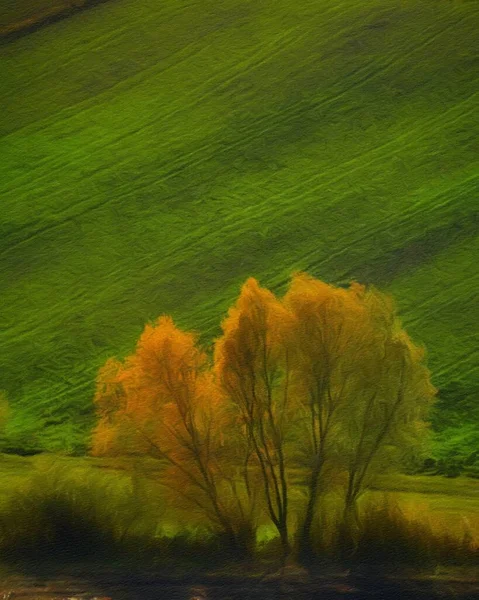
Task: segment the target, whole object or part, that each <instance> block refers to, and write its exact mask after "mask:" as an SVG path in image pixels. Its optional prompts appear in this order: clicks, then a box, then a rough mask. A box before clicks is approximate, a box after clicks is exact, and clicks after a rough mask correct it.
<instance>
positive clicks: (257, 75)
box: [0, 0, 479, 460]
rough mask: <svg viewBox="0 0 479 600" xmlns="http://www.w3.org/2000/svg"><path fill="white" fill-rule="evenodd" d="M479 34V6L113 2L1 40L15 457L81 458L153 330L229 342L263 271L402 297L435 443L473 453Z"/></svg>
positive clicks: (6, 325) (277, 280) (1, 257)
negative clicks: (160, 323) (139, 344)
mask: <svg viewBox="0 0 479 600" xmlns="http://www.w3.org/2000/svg"><path fill="white" fill-rule="evenodd" d="M6 6H7V7H8V5H6ZM15 6H16V7H17V6H18V5H17V4H15ZM25 6H27V5H25ZM31 6H33V4H31ZM5 10H7V9H5ZM15 10H17V8H16V9H15ZM18 10H20V8H18ZM17 17H22V18H23V16H22V15H20V14H19V13H18V14H16V15H15V14H12V13H11V14H10V15H9V16H8V17H7V18H8V19H9V20H10V21H11V20H14V19H15V18H17ZM478 28H479V7H478V5H477V3H475V2H461V3H460V2H436V1H435V2H428V3H425V2H421V1H419V0H408V1H404V2H390V1H389V0H388V1H386V0H371V1H370V2H368V3H363V2H358V1H357V0H340V1H338V2H335V3H334V4H331V3H328V2H325V1H323V0H321V1H317V0H314V1H312V0H304V1H302V2H301V3H300V5H299V6H294V5H293V4H292V3H291V2H289V1H287V0H280V1H278V2H275V3H274V6H273V5H265V4H262V3H250V2H247V3H245V2H241V1H239V0H227V1H224V2H221V3H220V2H217V1H212V0H201V1H200V0H195V1H193V2H191V1H188V2H186V1H185V0H164V1H162V2H151V0H138V1H137V2H135V3H134V5H133V4H132V2H131V1H130V0H115V1H112V2H109V3H105V4H102V5H99V6H95V7H92V8H90V9H89V10H86V11H84V12H81V13H80V12H79V13H77V14H75V15H74V16H72V17H71V18H69V19H66V20H63V21H60V22H57V23H54V24H51V25H49V26H47V27H44V28H42V29H41V30H38V31H36V32H35V33H32V34H31V35H27V36H24V37H22V38H20V39H17V40H15V41H12V42H10V43H8V44H4V45H2V47H1V48H0V61H1V69H2V86H1V89H0V102H1V104H2V106H3V107H4V110H3V111H2V113H1V115H0V152H1V155H2V160H1V163H0V189H1V194H2V210H1V216H0V229H1V241H0V261H1V263H0V264H1V268H0V290H1V292H0V293H1V301H2V314H1V319H2V330H3V335H2V339H1V341H0V363H1V368H2V381H1V382H0V387H2V388H4V389H5V390H6V392H7V395H8V399H9V402H10V405H11V408H12V410H11V417H10V419H9V422H8V425H7V430H6V434H5V439H4V443H3V446H4V449H6V450H8V451H10V452H20V451H21V452H34V451H38V450H45V449H48V450H54V451H57V450H59V451H62V452H68V453H72V454H75V453H76V454H81V453H83V452H84V451H85V448H86V442H87V439H88V433H89V430H90V428H91V426H92V424H93V411H92V397H93V391H94V380H95V376H96V373H97V370H98V368H99V366H100V365H101V364H103V363H104V361H105V359H106V358H107V357H109V356H112V355H118V356H124V355H126V354H127V353H129V352H131V349H132V347H133V344H134V341H135V340H136V339H137V337H138V335H139V332H140V331H141V330H142V328H143V326H144V324H145V322H147V321H149V320H151V319H154V318H156V317H157V316H158V315H160V314H164V313H167V314H171V315H172V316H173V317H174V319H175V321H177V322H178V324H179V325H180V326H181V327H184V328H186V329H194V330H196V331H199V332H200V333H201V335H202V339H203V340H204V342H205V343H206V344H209V343H210V342H211V340H212V339H213V338H214V337H215V336H216V335H217V333H218V329H217V327H218V325H217V324H218V323H219V321H220V317H222V316H223V315H224V313H225V311H226V308H227V306H228V305H229V304H230V303H231V300H232V299H233V298H234V297H235V296H236V295H237V292H238V288H239V285H240V284H241V283H242V281H243V280H244V279H245V278H246V277H247V276H255V277H257V278H258V279H260V281H261V282H262V283H263V284H264V285H267V286H269V287H271V288H272V289H275V290H279V291H280V290H282V289H284V286H285V283H286V281H287V279H288V278H289V276H290V274H291V272H293V271H296V270H307V271H308V272H310V273H312V274H313V275H316V276H319V277H321V278H322V279H324V280H326V281H329V282H331V283H335V284H343V283H345V282H348V281H349V280H351V279H356V280H358V281H361V282H364V283H370V284H374V285H377V286H378V287H380V288H381V289H383V290H385V291H388V292H391V293H392V294H393V295H394V296H395V298H396V300H397V303H398V305H399V311H400V314H401V316H402V318H403V323H404V326H405V327H406V328H407V330H408V332H409V333H410V334H411V336H412V337H413V339H414V340H415V341H418V342H420V343H423V344H425V346H426V348H427V350H428V354H429V366H430V368H431V370H432V373H433V380H434V383H435V385H436V386H437V387H438V388H439V390H440V400H439V402H438V407H437V410H436V416H435V417H434V418H435V427H436V429H437V430H438V431H439V432H440V436H439V438H438V440H439V443H438V447H437V451H436V454H437V457H440V456H441V452H443V454H444V453H445V454H447V455H448V457H459V458H460V459H461V460H462V459H465V457H470V455H471V453H473V451H474V449H475V448H476V447H477V440H478V435H479V434H478V430H477V419H478V413H477V400H476V397H477V373H478V372H477V360H476V359H477V347H476V345H475V340H474V329H475V322H476V315H477V309H478V306H477V293H476V289H477V283H478V281H477V277H478V276H477V269H476V268H475V260H474V258H473V257H475V256H477V250H478V248H477V244H478V237H477V208H476V203H475V201H474V200H475V195H476V194H477V150H478V148H477V139H478V136H477V114H478V113H477V77H478V66H479V62H478V57H477V51H476V45H477V44H476V42H477V31H478ZM442 449H443V450H442ZM471 460H472V459H471Z"/></svg>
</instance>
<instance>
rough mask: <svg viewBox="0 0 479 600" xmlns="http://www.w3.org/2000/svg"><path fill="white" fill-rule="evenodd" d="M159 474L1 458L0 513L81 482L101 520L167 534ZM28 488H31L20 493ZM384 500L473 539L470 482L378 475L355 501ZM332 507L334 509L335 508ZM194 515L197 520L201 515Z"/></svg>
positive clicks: (476, 525)
mask: <svg viewBox="0 0 479 600" xmlns="http://www.w3.org/2000/svg"><path fill="white" fill-rule="evenodd" d="M135 473H136V475H135ZM158 473H159V472H158V464H157V461H154V460H146V461H145V460H141V461H138V460H136V459H121V460H120V459H97V458H84V457H59V456H56V457H55V456H51V455H38V456H35V457H17V456H9V455H0V517H1V514H2V511H4V510H5V507H6V506H8V503H9V500H10V498H11V496H12V494H15V493H16V492H17V491H18V490H20V491H23V492H25V493H24V494H23V496H24V498H25V499H26V501H27V502H28V501H29V502H30V503H31V504H32V507H34V502H33V501H32V498H29V496H30V495H31V494H32V493H34V496H33V498H34V497H36V496H35V494H44V493H47V494H48V493H49V492H53V491H54V490H62V489H64V488H65V485H66V486H67V487H66V488H65V489H66V490H70V493H72V490H74V489H75V488H74V487H72V486H80V488H79V489H82V488H81V486H83V489H84V491H85V492H86V491H88V493H86V494H83V495H84V497H85V498H88V499H89V501H91V502H93V503H96V506H97V510H98V511H99V514H100V515H101V514H104V518H105V519H108V518H111V515H110V513H111V514H112V515H113V516H114V518H115V519H116V520H117V521H118V519H121V518H122V515H123V517H124V519H125V522H124V523H123V526H124V527H127V526H128V519H132V518H133V519H135V527H137V528H138V529H139V530H140V531H146V532H148V535H149V536H151V535H154V532H155V531H156V532H157V534H160V533H166V534H167V535H171V534H174V533H176V532H178V531H181V530H183V529H184V521H182V519H181V513H178V510H177V507H175V506H172V505H170V504H168V503H166V502H165V498H164V488H163V487H162V486H161V485H160V484H159V474H158ZM132 474H133V475H134V479H133V480H132V479H131V475H132ZM27 490H31V492H29V493H27ZM132 494H136V495H133V496H132ZM39 497H40V496H39ZM298 498H299V496H298ZM107 499H108V500H107ZM385 499H386V501H387V502H389V503H391V502H392V503H394V505H396V504H397V506H398V507H399V508H400V509H401V510H402V511H403V513H404V515H405V516H406V517H407V519H409V520H411V521H419V522H422V523H427V524H429V525H430V526H431V529H432V530H433V531H435V532H438V533H440V532H444V531H447V532H449V533H450V534H451V535H453V536H457V537H458V538H462V537H463V536H464V533H465V532H469V533H470V534H471V535H472V537H473V539H474V540H476V541H477V544H479V494H478V491H477V483H476V482H475V481H473V480H471V479H468V478H466V477H459V478H457V479H447V478H445V477H427V476H408V475H388V476H383V477H382V478H380V479H379V480H378V481H377V485H376V486H375V487H374V488H373V489H371V490H369V491H367V492H366V493H365V495H364V497H363V499H362V500H361V503H362V504H368V502H370V501H372V502H373V503H376V504H377V506H378V507H379V506H381V505H382V503H383V502H384V500H385ZM291 500H292V506H293V510H295V509H296V508H299V504H297V498H296V494H295V493H293V492H292V493H291ZM19 501H20V500H19ZM331 508H332V509H334V505H331ZM333 512H334V511H333ZM183 516H184V515H183ZM194 518H195V517H194V515H193V514H192V513H191V511H190V513H189V514H188V519H189V523H190V524H191V523H193V524H194ZM197 518H198V519H199V520H198V524H201V523H202V520H201V515H198V517H197ZM0 522H1V519H0ZM12 527H13V524H12ZM275 535H276V532H275V530H274V528H273V527H272V526H271V525H270V524H269V523H264V524H263V525H262V526H260V529H259V539H260V540H261V539H263V540H264V539H268V538H270V537H274V536H275ZM0 537H1V536H0Z"/></svg>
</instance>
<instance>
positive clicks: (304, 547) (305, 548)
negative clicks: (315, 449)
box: [299, 461, 321, 560]
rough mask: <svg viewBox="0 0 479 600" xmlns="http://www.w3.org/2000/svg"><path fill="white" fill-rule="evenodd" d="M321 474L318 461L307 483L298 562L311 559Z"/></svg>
mask: <svg viewBox="0 0 479 600" xmlns="http://www.w3.org/2000/svg"><path fill="white" fill-rule="evenodd" d="M320 472H321V463H320V462H319V461H318V462H317V464H316V465H315V467H314V470H313V472H312V474H311V480H310V483H309V499H308V505H307V507H306V514H305V516H304V521H303V526H302V528H301V533H300V537H299V558H300V560H307V559H309V558H311V554H312V544H311V527H312V524H313V519H314V513H315V509H316V500H317V498H318V483H319V474H320Z"/></svg>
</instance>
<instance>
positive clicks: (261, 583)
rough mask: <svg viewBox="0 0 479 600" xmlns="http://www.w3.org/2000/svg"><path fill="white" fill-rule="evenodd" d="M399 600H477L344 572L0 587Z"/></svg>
mask: <svg viewBox="0 0 479 600" xmlns="http://www.w3.org/2000/svg"><path fill="white" fill-rule="evenodd" d="M17 598H18V599H22V600H140V599H141V600H163V599H164V600H275V599H276V598H282V599H283V598H284V599H286V598H291V599H298V600H316V599H318V600H338V599H340V598H343V599H344V598H350V599H352V600H353V599H355V600H362V599H364V600H366V599H371V600H372V599H375V600H376V599H377V600H380V599H381V600H383V599H384V600H386V599H395V598H397V599H399V598H400V599H401V600H436V599H437V600H439V599H441V600H443V599H445V598H455V599H459V600H466V599H467V600H473V599H476V598H477V599H479V581H477V580H475V579H470V580H467V579H462V580H459V579H454V578H444V577H443V578H439V577H429V578H426V577H424V578H416V579H414V578H405V577H399V576H389V577H386V576H383V577H374V576H373V575H365V574H362V575H360V574H351V573H348V572H344V573H338V574H334V575H329V576H321V575H309V574H305V572H300V571H298V572H297V573H293V574H291V573H290V574H287V575H286V576H281V575H279V574H276V575H275V574H273V575H270V576H266V577H263V578H260V579H255V580H253V581H252V580H248V579H241V578H239V577H234V576H231V577H223V576H216V577H211V576H210V577H208V576H204V577H189V576H185V577H183V578H181V579H173V578H168V577H165V576H158V575H154V574H150V575H148V574H142V575H133V574H128V573H126V572H124V573H118V572H116V573H115V572H110V573H106V572H104V573H96V574H92V573H90V574H88V573H83V574H77V575H71V574H68V573H65V574H63V575H62V574H57V575H55V576H53V577H48V576H45V575H35V576H29V575H21V574H11V575H8V576H5V577H4V578H3V579H2V581H1V583H0V599H1V600H14V599H17Z"/></svg>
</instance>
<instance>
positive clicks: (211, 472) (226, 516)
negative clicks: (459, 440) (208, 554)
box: [92, 273, 435, 557]
mask: <svg viewBox="0 0 479 600" xmlns="http://www.w3.org/2000/svg"><path fill="white" fill-rule="evenodd" d="M222 330H223V332H222V335H221V336H220V337H219V338H218V340H216V343H215V349H214V356H213V361H212V360H211V357H209V356H208V355H207V354H206V353H205V352H204V351H202V350H201V349H200V348H199V346H198V343H197V338H196V336H195V335H193V334H191V333H186V332H183V331H181V330H179V329H178V328H177V327H176V326H175V325H174V323H173V321H172V320H171V319H170V318H169V317H161V318H160V319H158V321H157V322H156V323H155V324H153V325H147V326H146V327H145V330H144V332H143V333H142V335H141V337H140V339H139V341H138V344H137V347H136V351H135V353H134V354H133V355H132V356H130V357H128V358H127V359H125V360H124V361H123V362H121V361H118V360H115V359H110V360H109V361H107V363H106V364H105V366H104V367H103V368H102V369H101V370H100V372H99V375H98V380H97V392H96V396H95V404H96V407H97V412H98V416H99V422H98V425H97V427H96V429H95V431H94V434H93V442H92V448H93V452H94V453H95V454H98V455H100V454H105V453H113V454H114V453H117V454H118V453H125V452H127V453H137V454H138V453H139V454H143V455H149V456H156V457H157V458H159V459H161V460H162V461H163V464H164V465H165V468H164V470H163V475H162V481H163V483H165V484H166V486H167V488H168V489H170V490H173V491H174V492H175V494H176V495H177V496H180V497H182V498H183V499H184V501H185V502H186V503H187V505H188V506H189V507H196V509H197V510H199V511H201V513H202V515H204V517H205V518H207V519H208V522H209V523H210V524H211V525H212V526H213V527H216V529H219V530H221V531H222V532H223V533H224V535H225V536H226V538H227V540H228V541H229V543H230V544H231V546H232V547H235V548H237V549H239V548H240V547H241V546H244V544H245V541H246V539H247V540H248V541H252V540H253V536H254V529H255V526H256V518H257V516H258V514H257V513H258V511H261V510H263V511H264V512H265V514H266V516H267V517H268V518H269V519H270V521H271V522H272V523H273V524H274V526H275V527H276V529H277V531H278V534H279V538H280V541H281V544H282V548H283V556H284V557H285V556H286V555H287V554H288V552H289V551H290V538H291V535H290V533H291V532H290V526H291V516H292V514H291V513H292V511H291V490H292V485H291V481H290V476H291V472H292V469H293V468H295V467H297V466H298V464H299V462H298V461H299V460H300V462H301V466H302V468H303V471H304V473H305V476H306V480H307V483H306V498H305V506H304V514H302V515H301V516H300V528H299V551H300V555H302V556H303V557H306V556H308V555H309V554H310V552H311V548H312V535H311V531H312V527H313V524H314V522H315V518H316V516H317V510H318V507H319V506H320V505H321V498H322V495H323V494H324V493H325V492H327V491H328V490H330V489H331V487H332V486H333V485H334V486H336V487H338V486H339V487H340V489H341V490H342V494H343V500H344V515H343V516H344V522H345V523H348V524H349V525H350V526H351V527H352V526H353V525H354V524H355V522H356V519H357V511H356V507H357V501H358V499H359V498H360V496H361V494H362V493H363V491H364V490H365V489H366V488H367V486H368V485H371V483H372V482H373V481H374V478H375V476H376V475H377V474H378V473H380V472H382V471H383V470H384V469H385V468H386V467H387V465H391V464H393V463H397V462H398V461H401V460H404V459H405V458H407V457H408V455H410V454H411V453H412V452H413V451H414V450H415V449H417V448H419V447H420V446H421V443H422V441H423V440H424V439H425V436H426V433H427V425H426V421H425V419H426V418H427V414H428V410H429V408H430V406H431V403H432V401H433V398H434V394H435V389H434V387H433V386H432V385H431V382H430V374H429V371H428V370H427V368H426V366H425V362H424V358H425V352H424V350H423V349H422V348H420V347H418V346H416V345H415V344H414V343H413V342H412V341H411V339H410V338H409V337H408V335H407V333H406V332H405V331H404V329H403V328H402V326H401V324H400V322H399V320H398V318H397V315H396V309H395V306H394V303H393V302H392V300H391V299H390V298H389V297H388V296H386V295H385V294H382V293H380V292H378V291H377V290H375V289H374V288H366V287H364V286H362V285H359V284H357V283H352V284H351V285H350V286H349V287H347V288H339V287H334V286H332V285H328V284H326V283H324V282H322V281H319V280H317V279H314V278H312V277H310V276H308V275H306V274H304V273H299V274H296V275H295V276H294V277H293V279H292V281H291V284H290V286H289V289H288V291H287V292H286V294H285V295H284V297H283V298H277V297H276V296H275V295H274V294H273V293H272V292H270V291H269V290H267V289H264V288H262V287H261V286H260V285H259V284H258V282H257V281H256V280H255V279H248V281H247V282H246V283H245V284H244V286H243V287H242V289H241V293H240V296H239V298H238V300H237V302H236V304H235V305H234V306H233V307H232V308H231V309H230V311H229V313H228V316H227V317H226V318H225V319H224V321H223V323H222ZM332 474H334V477H332ZM338 482H339V483H338ZM260 500H261V501H260ZM248 536H249V538H248Z"/></svg>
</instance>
